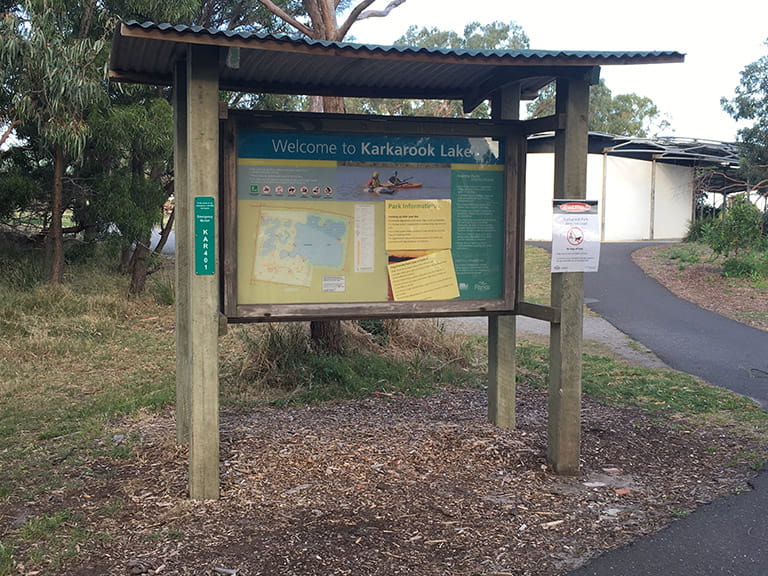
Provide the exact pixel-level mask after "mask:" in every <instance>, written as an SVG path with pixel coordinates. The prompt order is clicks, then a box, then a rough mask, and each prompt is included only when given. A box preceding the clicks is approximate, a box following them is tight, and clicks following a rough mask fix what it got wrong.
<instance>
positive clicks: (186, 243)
mask: <svg viewBox="0 0 768 576" xmlns="http://www.w3.org/2000/svg"><path fill="white" fill-rule="evenodd" d="M173 123H174V135H175V136H174V138H175V139H174V151H173V173H174V178H173V195H174V199H175V205H174V206H175V207H174V210H175V217H176V224H175V229H176V442H178V443H179V444H184V443H186V442H189V410H190V406H189V338H188V337H187V335H188V334H189V305H188V304H189V274H190V271H189V261H190V254H191V252H192V241H191V240H190V239H189V234H188V233H187V231H188V229H189V225H188V223H189V221H190V219H191V210H190V208H189V202H190V201H189V187H188V186H187V62H186V60H179V61H178V62H177V63H176V68H175V70H174V82H173Z"/></svg>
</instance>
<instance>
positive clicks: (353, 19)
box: [336, 0, 405, 41]
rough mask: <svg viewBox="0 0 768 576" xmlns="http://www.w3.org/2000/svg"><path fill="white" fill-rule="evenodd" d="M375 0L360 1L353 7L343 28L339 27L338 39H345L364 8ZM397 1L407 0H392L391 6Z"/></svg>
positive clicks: (403, 0)
mask: <svg viewBox="0 0 768 576" xmlns="http://www.w3.org/2000/svg"><path fill="white" fill-rule="evenodd" d="M375 1H376V0H363V1H362V2H360V4H358V5H357V6H355V7H354V8H353V9H352V12H350V13H349V16H348V17H347V19H346V21H345V22H344V24H342V25H341V28H339V34H338V38H337V39H336V40H338V41H341V40H343V39H344V36H346V35H347V32H349V29H350V28H352V24H354V23H355V22H357V21H358V20H359V19H360V16H361V15H362V13H363V10H365V9H366V8H368V6H370V5H371V4H373V3H374V2H375ZM395 2H399V3H401V4H402V3H403V2H405V0H393V1H392V2H390V6H391V5H392V4H394V3H395ZM387 9H389V7H387Z"/></svg>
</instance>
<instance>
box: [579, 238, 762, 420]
mask: <svg viewBox="0 0 768 576" xmlns="http://www.w3.org/2000/svg"><path fill="white" fill-rule="evenodd" d="M644 246H648V244H647V243H618V244H617V243H607V244H603V245H602V247H601V249H600V270H599V272H591V273H585V274H584V298H585V301H586V303H587V305H588V306H589V308H590V309H591V310H593V311H594V312H596V313H598V314H599V315H600V316H602V317H603V318H604V319H605V320H607V321H608V322H610V323H611V324H613V325H614V326H615V327H616V328H618V329H619V330H621V331H622V332H624V333H625V334H627V335H628V336H629V337H630V338H632V339H633V340H636V341H638V342H640V343H641V344H643V345H644V346H646V347H647V348H649V349H650V350H651V351H653V352H654V353H655V354H656V356H658V357H659V358H660V359H661V360H663V361H664V362H665V363H666V364H667V365H669V366H670V367H671V368H674V369H675V370H679V371H681V372H687V373H689V374H693V375H695V376H698V377H699V378H701V379H702V380H705V381H707V382H710V383H711V384H715V385H716V386H721V387H723V388H727V389H729V390H733V391H734V392H738V393H739V394H743V395H744V396H749V397H750V398H753V399H754V400H756V401H757V402H759V403H760V405H761V406H762V407H763V408H764V409H766V408H768V332H764V331H762V330H757V329H756V328H752V327H750V326H746V325H744V324H741V323H739V322H735V321H733V320H730V319H728V318H725V317H723V316H720V315H719V314H715V313H713V312H709V311H707V310H704V309H703V308H700V307H698V306H696V305H695V304H692V303H690V302H688V301H686V300H683V299H681V298H678V297H677V296H675V295H674V294H672V293H671V292H670V291H669V290H667V289H666V288H664V287H663V286H662V285H661V284H659V283H658V282H657V281H656V280H654V279H653V278H650V277H648V276H646V275H645V274H644V273H643V271H642V270H641V269H640V268H639V267H638V266H637V265H636V264H635V263H634V262H633V261H632V257H631V254H632V252H634V251H635V250H637V249H639V248H642V247H644Z"/></svg>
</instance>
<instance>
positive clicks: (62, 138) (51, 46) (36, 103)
mask: <svg viewBox="0 0 768 576" xmlns="http://www.w3.org/2000/svg"><path fill="white" fill-rule="evenodd" d="M60 19H61V15H60V13H57V12H55V11H54V10H52V9H51V8H49V7H48V6H47V5H46V4H45V3H42V4H40V3H37V2H32V1H30V0H27V1H26V2H24V3H23V10H22V11H21V12H20V13H10V14H8V15H7V16H6V17H5V18H4V19H3V20H2V21H0V71H2V72H0V74H1V76H0V81H1V82H2V83H3V84H5V83H7V84H8V85H9V86H11V87H12V90H13V98H12V102H11V108H12V110H13V112H12V114H10V115H9V116H11V117H13V118H14V119H16V120H19V121H21V122H22V123H26V122H28V123H31V124H33V125H34V126H35V127H36V128H37V130H38V132H39V134H40V137H41V138H42V140H43V141H44V142H45V143H46V144H47V145H48V146H51V147H53V146H60V147H61V148H62V149H63V150H64V151H66V153H67V154H69V155H70V156H72V157H74V158H80V157H81V155H82V153H83V150H84V149H85V142H86V139H87V136H88V133H89V129H88V125H87V123H86V122H85V116H86V114H87V111H88V110H89V109H91V108H92V107H94V106H98V105H99V103H100V102H102V101H103V98H104V90H103V87H102V81H103V80H104V75H103V74H104V71H103V68H101V65H102V64H103V63H104V62H105V61H106V53H107V42H106V40H105V39H98V40H92V39H89V38H83V37H75V36H72V35H68V34H67V33H66V30H65V29H64V27H63V26H62V22H61V21H60Z"/></svg>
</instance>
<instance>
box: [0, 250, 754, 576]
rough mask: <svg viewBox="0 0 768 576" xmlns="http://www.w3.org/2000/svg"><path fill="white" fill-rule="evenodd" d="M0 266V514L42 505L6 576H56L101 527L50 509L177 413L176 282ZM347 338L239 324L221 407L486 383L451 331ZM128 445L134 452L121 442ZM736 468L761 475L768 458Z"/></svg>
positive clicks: (695, 391)
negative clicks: (156, 421) (133, 283)
mask: <svg viewBox="0 0 768 576" xmlns="http://www.w3.org/2000/svg"><path fill="white" fill-rule="evenodd" d="M526 258H527V287H526V298H527V299H528V300H531V301H535V302H538V303H542V304H547V303H549V256H548V254H547V252H546V251H544V250H541V249H536V248H528V249H527V250H526ZM0 262H1V263H2V265H1V266H2V267H3V269H2V270H0V506H3V505H5V506H9V507H10V509H11V510H14V509H18V508H24V507H25V506H26V503H29V502H44V503H45V506H38V507H35V508H34V510H35V515H33V516H32V517H30V518H29V519H27V521H26V522H25V523H24V524H23V525H22V526H20V527H17V528H15V529H10V528H3V529H1V530H0V576H4V575H9V574H15V573H17V572H18V570H17V568H16V564H18V563H24V564H25V565H26V566H27V568H28V569H30V568H29V567H30V565H34V566H42V565H45V566H47V567H48V568H49V569H50V570H51V571H50V572H47V573H51V574H54V573H57V572H56V566H57V565H58V564H57V563H59V562H61V561H63V560H64V559H66V558H67V557H69V556H70V555H72V554H74V553H76V550H77V545H78V542H81V541H82V540H83V539H86V538H93V537H98V532H89V530H88V528H89V527H88V526H84V525H83V522H82V520H81V519H80V518H79V517H78V516H77V515H76V514H75V513H73V512H72V511H71V510H70V509H68V508H66V507H65V505H63V504H62V505H61V506H60V508H59V509H57V508H56V505H54V504H48V503H47V502H48V501H47V500H46V495H47V494H50V493H59V494H69V495H71V496H72V497H80V496H81V495H82V494H84V493H86V492H88V491H89V490H92V489H93V485H94V484H98V481H99V478H100V476H101V475H107V474H110V472H109V469H108V467H107V469H105V468H104V467H100V468H98V469H96V470H92V468H91V467H90V466H89V463H90V462H92V461H93V460H94V459H95V458H97V457H98V458H100V459H104V458H106V459H109V458H112V459H114V460H115V462H117V461H126V460H129V461H130V460H131V459H137V456H136V453H135V451H134V450H133V448H132V444H133V442H134V441H135V439H134V438H131V437H123V436H122V435H121V430H120V426H121V419H122V418H124V417H128V416H131V415H134V414H140V413H143V412H150V413H152V412H159V411H162V410H163V409H166V408H167V407H169V406H171V405H172V403H173V400H174V393H175V342H174V322H175V320H174V309H173V306H172V302H173V300H174V298H173V290H172V287H173V284H172V282H171V280H169V278H168V277H167V276H158V277H157V281H156V284H155V285H153V286H152V285H151V286H150V287H149V289H148V294H147V296H145V297H143V298H137V299H130V300H129V299H127V298H126V297H125V295H126V294H127V289H128V279H127V278H124V277H121V276H118V275H116V274H114V273H113V272H112V271H111V261H109V260H99V259H95V260H92V261H87V260H85V259H83V260H78V261H76V262H75V263H73V264H71V265H70V266H69V267H68V269H67V275H66V282H65V285H64V286H63V287H59V288H51V287H48V286H47V285H45V284H44V283H42V282H41V270H42V269H41V268H39V267H38V265H37V264H36V260H35V259H34V258H33V257H32V256H30V255H29V254H15V255H14V257H13V258H12V259H11V258H0ZM9 262H12V264H11V263H9ZM99 262H103V263H102V264H100V263H99ZM27 267H28V269H23V268H27ZM347 329H348V334H347V335H348V338H349V339H350V342H352V345H351V346H350V349H351V350H352V351H353V352H351V353H349V354H347V355H346V356H342V357H338V356H328V355H323V354H317V353H312V349H311V344H310V342H309V338H308V334H307V329H306V326H305V325H301V324H285V325H279V326H255V325H244V326H232V327H230V330H229V333H228V334H227V335H226V336H224V337H223V338H221V339H220V373H221V400H222V403H223V404H224V405H225V406H230V407H234V408H242V407H250V406H255V405H265V404H273V405H282V404H291V405H299V404H305V403H319V402H327V401H338V400H343V399H347V398H358V397H362V396H369V395H372V394H383V395H394V394H418V395H424V394H429V393H430V392H432V391H434V390H435V389H437V388H438V387H441V386H446V385H449V386H474V387H477V386H481V385H483V384H484V382H485V371H486V367H487V364H486V362H487V360H486V357H485V346H486V343H485V340H484V339H482V338H476V337H466V336H457V335H454V334H450V333H448V332H447V331H446V330H445V329H444V326H443V325H442V324H441V323H440V322H439V321H435V320H423V321H422V320H419V321H369V322H366V323H362V325H353V324H349V325H348V326H347ZM547 354H548V350H547V348H546V347H543V346H537V345H533V344H530V345H528V344H526V345H521V346H519V347H518V359H519V364H520V374H521V378H522V383H523V384H526V385H529V386H534V387H539V388H545V387H546V385H547V384H546V383H547V366H548V363H547ZM583 372H584V377H583V382H584V392H585V394H588V395H590V396H593V397H595V398H597V399H599V400H601V401H604V402H607V403H611V404H625V405H626V404H631V405H636V406H639V407H641V408H643V409H645V410H648V411H653V412H656V413H658V414H659V415H660V417H661V416H665V415H679V416H681V417H685V418H686V419H688V420H686V426H687V425H695V423H696V422H703V421H709V422H717V423H718V424H720V423H727V424H729V425H738V426H741V427H742V429H744V430H748V431H750V432H751V433H753V434H759V435H762V436H763V437H766V436H768V415H766V413H765V412H762V411H761V410H758V409H757V408H756V406H755V405H754V404H753V403H751V402H750V401H748V400H745V399H744V398H742V397H739V396H736V395H734V394H731V393H730V392H726V391H723V390H720V389H716V388H712V387H710V386H707V385H705V384H702V383H701V382H699V381H697V380H696V379H694V378H692V377H689V376H687V375H684V374H679V373H676V372H669V371H663V370H650V369H643V368H635V367H630V366H626V365H624V364H621V363H618V362H615V361H613V360H611V359H609V358H605V357H602V356H597V355H586V356H585V362H584V367H583ZM688 422H690V424H689V423H688ZM117 436H120V437H121V439H122V442H121V443H119V444H118V445H115V443H114V442H113V438H115V437H117ZM734 458H735V459H739V460H745V459H746V460H748V461H749V462H750V463H751V465H754V466H758V465H759V464H761V463H762V461H763V459H764V456H762V455H760V454H742V455H734ZM123 506H124V503H123V502H122V501H120V500H114V501H112V502H111V503H110V504H109V506H106V507H104V509H103V510H101V511H100V514H101V515H102V516H104V517H110V516H113V515H118V514H119V513H120V512H121V510H122V509H123ZM41 573H46V572H41Z"/></svg>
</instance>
